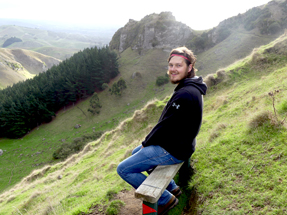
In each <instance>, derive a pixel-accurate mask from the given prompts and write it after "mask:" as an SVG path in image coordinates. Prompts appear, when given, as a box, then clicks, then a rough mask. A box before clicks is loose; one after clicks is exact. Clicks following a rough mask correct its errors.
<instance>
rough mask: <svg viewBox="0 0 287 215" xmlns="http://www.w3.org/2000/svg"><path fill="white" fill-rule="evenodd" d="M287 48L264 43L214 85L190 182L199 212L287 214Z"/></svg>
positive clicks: (282, 42)
mask: <svg viewBox="0 0 287 215" xmlns="http://www.w3.org/2000/svg"><path fill="white" fill-rule="evenodd" d="M286 47H287V40H286V37H281V38H279V39H278V40H276V41H275V42H273V43H271V44H270V45H267V46H263V47H261V48H260V49H258V50H256V52H254V53H253V54H252V55H251V56H249V57H247V58H246V59H244V60H243V61H241V62H237V63H236V64H234V65H233V66H230V67H228V68H227V69H226V77H225V80H224V81H223V82H222V83H220V84H218V85H216V86H213V87H212V88H210V89H209V92H208V95H207V96H206V97H205V109H204V122H203V126H202V129H201V132H200V135H199V138H198V144H197V152H196V153H195V154H194V156H193V157H192V162H193V165H194V168H195V170H196V174H195V175H194V177H193V180H191V182H190V186H191V187H194V188H195V189H196V190H197V197H198V208H197V211H198V212H199V213H200V214H286V212H287V211H286V205H287V200H286V199H287V193H286V185H287V182H286V177H285V175H286V173H287V169H286V162H287V159H286V149H287V145H286V137H287V131H286V127H287V126H286V125H287V123H286V120H284V119H285V117H286V114H287V100H286V95H287V91H286V86H287V82H286V80H287V79H286V74H287V73H286V71H287V64H286V63H287V60H286V54H287V49H286ZM272 93H273V94H272ZM273 98H274V102H273ZM274 110H276V115H275V111H274Z"/></svg>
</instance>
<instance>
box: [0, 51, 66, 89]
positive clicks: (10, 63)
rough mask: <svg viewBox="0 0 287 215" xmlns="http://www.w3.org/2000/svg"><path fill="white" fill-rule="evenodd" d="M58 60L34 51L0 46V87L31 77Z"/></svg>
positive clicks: (55, 63)
mask: <svg viewBox="0 0 287 215" xmlns="http://www.w3.org/2000/svg"><path fill="white" fill-rule="evenodd" d="M59 62H61V61H60V60H58V59H56V58H53V57H50V56H46V55H43V54H40V53H37V52H34V51H28V50H23V49H3V48H0V88H4V87H7V86H9V85H12V84H13V83H17V82H19V81H24V80H26V79H27V78H32V77H34V76H35V75H36V74H39V73H41V72H45V71H47V69H49V68H51V67H52V66H53V65H57V64H59Z"/></svg>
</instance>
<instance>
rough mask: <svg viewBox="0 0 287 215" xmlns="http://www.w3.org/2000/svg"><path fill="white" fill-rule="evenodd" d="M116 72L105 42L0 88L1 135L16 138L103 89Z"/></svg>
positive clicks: (116, 69) (115, 58)
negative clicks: (43, 71)
mask: <svg viewBox="0 0 287 215" xmlns="http://www.w3.org/2000/svg"><path fill="white" fill-rule="evenodd" d="M118 74H119V70H118V58H117V55H116V53H115V52H113V51H111V50H110V49H109V47H108V46H106V47H103V48H97V47H94V48H87V49H84V50H83V51H80V52H78V53H76V54H74V55H73V56H72V57H71V58H69V59H66V60H64V61H63V62H61V63H60V64H59V65H57V66H53V67H52V68H50V69H49V70H47V71H46V72H45V73H40V74H39V75H37V76H36V77H34V78H33V79H28V80H26V81H23V82H19V83H16V84H14V85H13V86H10V87H7V88H5V89H3V90H1V91H0V137H8V138H18V137H21V136H23V135H25V134H26V133H27V132H28V131H30V130H31V129H33V128H35V127H36V126H38V125H40V124H41V123H43V122H50V121H51V120H52V118H53V117H54V116H56V115H55V112H57V111H58V110H60V109H61V108H63V107H64V106H66V105H71V104H73V103H74V102H76V101H77V100H79V99H81V98H85V97H87V96H89V95H92V94H93V93H94V92H95V91H101V90H103V88H102V87H103V85H104V83H109V81H110V80H111V79H112V78H114V77H116V76H117V75H118Z"/></svg>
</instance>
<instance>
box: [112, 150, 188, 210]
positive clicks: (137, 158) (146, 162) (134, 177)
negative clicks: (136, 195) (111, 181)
mask: <svg viewBox="0 0 287 215" xmlns="http://www.w3.org/2000/svg"><path fill="white" fill-rule="evenodd" d="M141 147H142V146H141V145H140V146H138V147H136V148H135V149H134V150H133V152H132V156H130V157H128V158H127V159H125V160H124V161H122V162H121V163H120V164H119V165H118V168H117V172H118V174H119V175H120V176H121V178H122V179H124V180H125V181H126V182H127V183H129V184H130V185H132V186H133V187H134V188H135V189H137V188H138V187H139V186H140V185H141V184H142V182H143V181H144V180H145V179H146V177H147V176H146V175H144V174H143V173H142V172H144V171H147V172H148V173H149V172H150V171H151V170H153V169H154V168H155V167H156V166H158V165H171V164H178V163H182V162H183V161H182V160H178V159H176V158H175V157H173V156H172V155H171V154H169V153H168V152H167V151H166V150H165V149H163V148H162V147H160V146H154V145H151V146H147V147H144V148H141ZM176 187H177V185H176V184H175V182H174V180H171V182H170V183H169V185H168V186H167V188H166V190H165V191H164V192H163V194H162V196H161V197H160V198H159V200H158V205H165V204H166V203H168V202H169V200H170V199H171V197H172V194H171V193H170V192H169V191H172V190H174V189H175V188H176Z"/></svg>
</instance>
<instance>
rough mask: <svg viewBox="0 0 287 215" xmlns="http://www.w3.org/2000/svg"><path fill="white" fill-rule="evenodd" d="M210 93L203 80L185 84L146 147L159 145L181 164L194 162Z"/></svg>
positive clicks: (148, 136)
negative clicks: (205, 99)
mask: <svg viewBox="0 0 287 215" xmlns="http://www.w3.org/2000/svg"><path fill="white" fill-rule="evenodd" d="M206 90H207V87H206V84H205V83H204V82H203V79H202V77H194V78H186V79H184V80H182V81H181V82H180V83H179V84H178V85H177V87H176V88H175V90H174V93H173V95H172V97H171V98H170V100H169V101H168V103H167V104H166V106H165V108H164V110H163V112H162V114H161V116H160V118H159V121H158V123H157V124H156V126H155V127H154V128H153V129H152V131H151V132H150V133H149V134H148V135H147V136H146V138H145V140H144V141H143V142H142V145H143V146H144V147H147V146H150V145H159V146H161V147H162V148H164V149H165V150H166V151H168V152H169V153H170V154H171V155H173V156H174V157H176V158H177V159H179V160H187V159H188V158H190V156H191V155H192V153H193V152H194V151H195V144H196V140H195V138H196V136H197V134H198V132H199V129H200V126H201V121H202V110H203V98H202V95H205V93H206Z"/></svg>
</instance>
